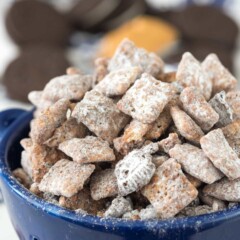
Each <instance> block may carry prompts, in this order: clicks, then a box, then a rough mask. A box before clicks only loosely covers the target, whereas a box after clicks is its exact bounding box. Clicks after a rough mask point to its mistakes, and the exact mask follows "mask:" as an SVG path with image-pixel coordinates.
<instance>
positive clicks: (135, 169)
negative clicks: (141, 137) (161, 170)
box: [115, 143, 158, 196]
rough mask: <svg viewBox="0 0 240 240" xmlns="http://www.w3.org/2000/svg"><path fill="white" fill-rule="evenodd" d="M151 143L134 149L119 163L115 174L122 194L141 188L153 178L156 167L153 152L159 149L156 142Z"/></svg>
mask: <svg viewBox="0 0 240 240" xmlns="http://www.w3.org/2000/svg"><path fill="white" fill-rule="evenodd" d="M150 145H151V146H149V145H147V146H145V147H143V148H142V149H138V150H133V151H132V152H130V153H129V154H128V155H127V156H125V157H124V158H123V159H122V160H120V161H119V162H118V163H117V165H116V168H115V175H116V177H117V184H118V189H119V194H120V195H121V196H126V195H128V194H130V193H132V192H135V191H138V190H140V189H141V188H142V187H143V186H145V185H146V184H148V183H149V181H150V179H151V178H152V176H153V174H154V172H155V169H156V168H155V165H154V164H153V163H152V156H151V154H153V153H154V151H155V152H156V151H157V150H158V146H157V144H156V143H153V144H150Z"/></svg>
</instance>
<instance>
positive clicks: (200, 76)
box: [176, 52, 212, 100]
mask: <svg viewBox="0 0 240 240" xmlns="http://www.w3.org/2000/svg"><path fill="white" fill-rule="evenodd" d="M176 78H177V81H178V83H179V84H181V85H182V86H183V87H184V88H185V87H192V86H194V87H196V88H198V89H199V90H200V91H201V93H202V94H203V95H204V97H205V98H206V100H208V99H210V97H211V93H212V81H211V79H210V77H209V75H208V73H207V72H206V71H205V70H204V69H203V68H202V67H201V64H200V63H199V62H198V61H197V59H195V58H194V56H193V55H192V54H191V53H189V52H186V53H184V54H183V55H182V59H181V61H180V63H179V65H178V69H177V73H176Z"/></svg>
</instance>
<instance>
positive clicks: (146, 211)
mask: <svg viewBox="0 0 240 240" xmlns="http://www.w3.org/2000/svg"><path fill="white" fill-rule="evenodd" d="M139 217H140V219H141V220H148V219H158V218H159V215H158V214H157V212H156V210H155V209H154V207H153V206H152V205H151V204H150V205H148V206H147V207H146V208H143V209H141V210H140V212H139Z"/></svg>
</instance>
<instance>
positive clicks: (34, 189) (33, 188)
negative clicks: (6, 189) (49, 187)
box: [29, 182, 42, 197]
mask: <svg viewBox="0 0 240 240" xmlns="http://www.w3.org/2000/svg"><path fill="white" fill-rule="evenodd" d="M29 191H30V192H31V193H33V194H34V195H36V196H38V197H42V192H41V191H40V190H39V183H37V182H34V183H32V185H31V186H30V188H29Z"/></svg>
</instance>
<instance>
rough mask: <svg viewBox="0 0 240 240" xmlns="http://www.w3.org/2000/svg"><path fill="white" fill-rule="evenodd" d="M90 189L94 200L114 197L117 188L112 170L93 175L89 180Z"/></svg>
mask: <svg viewBox="0 0 240 240" xmlns="http://www.w3.org/2000/svg"><path fill="white" fill-rule="evenodd" d="M90 189H91V196H92V198H93V199H94V200H99V199H102V198H107V197H114V196H116V195H117V193H118V186H117V178H116V177H115V174H114V169H105V170H103V171H98V172H96V173H94V174H93V176H92V177H91V180H90Z"/></svg>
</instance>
